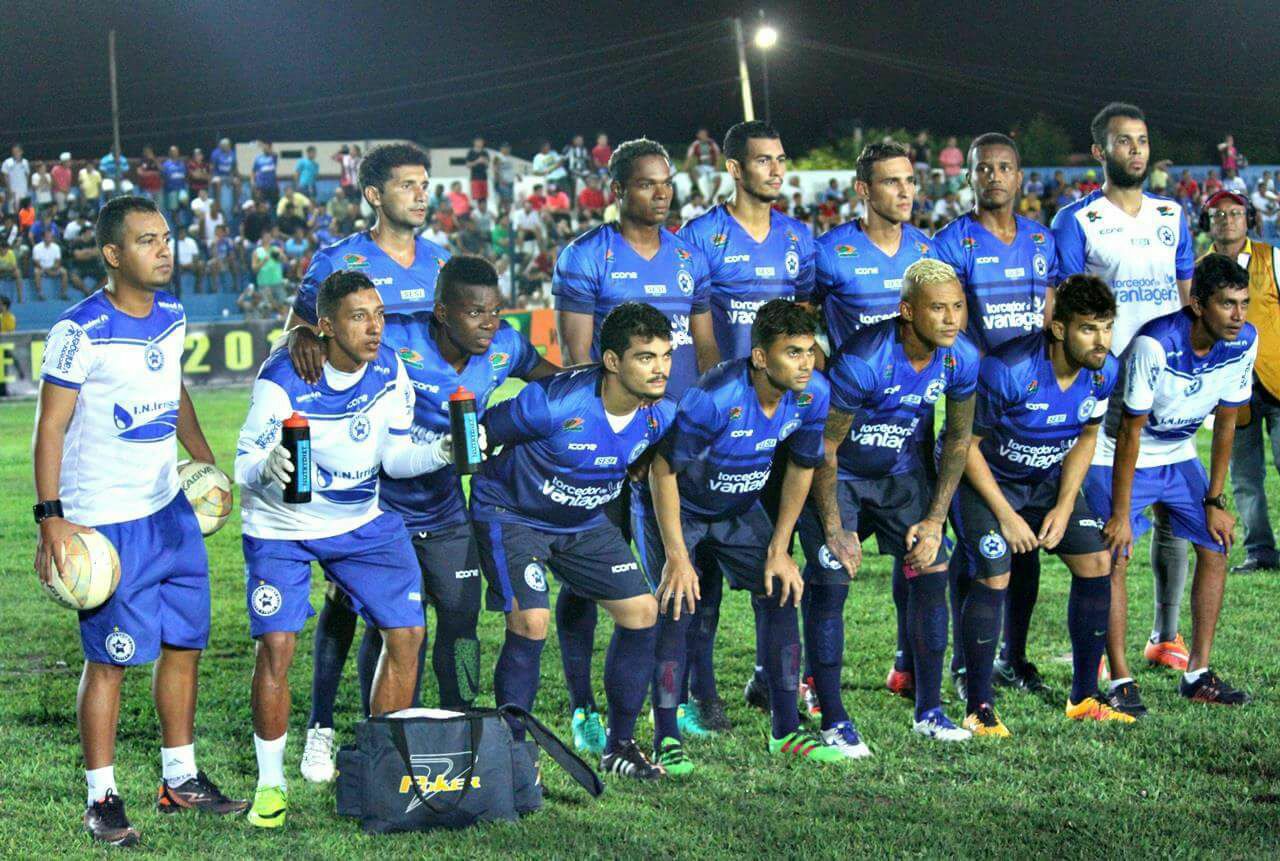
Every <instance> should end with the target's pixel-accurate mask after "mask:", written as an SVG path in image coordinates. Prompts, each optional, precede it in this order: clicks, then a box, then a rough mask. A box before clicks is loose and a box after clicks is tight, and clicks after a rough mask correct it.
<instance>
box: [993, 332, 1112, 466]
mask: <svg viewBox="0 0 1280 861" xmlns="http://www.w3.org/2000/svg"><path fill="white" fill-rule="evenodd" d="M1049 344H1050V339H1049V336H1048V335H1046V334H1045V333H1044V332H1035V333H1033V334H1031V335H1024V336H1022V337H1021V338H1015V339H1014V340H1012V341H1006V342H1004V344H1002V345H1001V346H999V347H997V348H996V350H995V352H993V353H991V354H989V355H987V356H986V357H985V358H984V359H983V360H982V364H981V367H980V368H979V371H978V404H977V409H976V410H975V412H974V419H973V432H974V435H975V436H980V437H982V443H981V446H980V449H981V451H982V456H983V457H984V458H986V461H987V465H988V466H990V467H991V472H992V474H993V475H994V476H995V477H996V480H997V481H1000V482H1017V483H1020V484H1039V483H1042V482H1057V480H1058V478H1059V477H1060V475H1061V473H1062V460H1063V458H1065V457H1066V456H1067V452H1069V451H1071V447H1072V446H1074V445H1075V443H1076V440H1077V439H1079V437H1080V431H1081V430H1083V429H1084V426H1085V425H1087V424H1098V423H1099V422H1101V421H1102V417H1103V416H1104V415H1105V414H1106V412H1107V399H1108V398H1109V397H1111V391H1112V389H1114V388H1115V385H1116V377H1117V376H1118V375H1119V373H1120V363H1119V361H1117V360H1116V358H1115V357H1114V356H1112V355H1111V354H1110V353H1108V354H1107V358H1106V362H1105V363H1104V364H1103V366H1102V369H1101V370H1099V371H1090V370H1088V369H1087V368H1081V369H1080V372H1079V373H1078V374H1076V379H1075V381H1074V382H1072V384H1071V385H1070V386H1068V387H1067V388H1066V390H1065V391H1064V390H1063V389H1061V388H1059V386H1058V378H1057V375H1056V374H1055V373H1054V370H1053V361H1052V360H1051V359H1050V358H1049Z"/></svg>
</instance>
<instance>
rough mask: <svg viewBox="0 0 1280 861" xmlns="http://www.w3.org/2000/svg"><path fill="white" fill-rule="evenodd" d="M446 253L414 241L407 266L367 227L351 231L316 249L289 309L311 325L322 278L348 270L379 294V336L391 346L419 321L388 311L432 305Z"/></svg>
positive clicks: (402, 311)
mask: <svg viewBox="0 0 1280 861" xmlns="http://www.w3.org/2000/svg"><path fill="white" fill-rule="evenodd" d="M449 256H450V255H449V252H448V251H445V250H444V249H443V248H441V247H440V246H439V245H436V244H435V243H434V242H432V241H430V240H428V239H423V238H422V237H421V236H419V237H418V239H417V244H416V246H415V248H414V256H413V263H412V264H411V265H409V266H407V267H405V266H401V265H400V264H399V263H397V262H396V261H394V260H392V259H391V258H390V257H389V256H388V255H387V252H385V251H383V250H382V249H381V248H379V247H378V243H376V242H374V241H373V237H372V236H370V235H369V233H368V231H364V232H362V233H353V234H351V235H350V236H348V237H347V238H346V239H343V240H341V241H339V242H335V243H333V244H332V245H329V246H326V247H324V248H321V249H320V250H319V251H317V252H316V253H315V256H314V257H312V258H311V265H310V266H308V267H307V272H306V274H305V275H303V276H302V285H301V286H300V287H299V288H298V295H297V297H296V298H295V299H294V300H293V313H294V314H297V315H298V316H299V317H301V318H302V319H303V320H305V321H307V322H308V323H310V324H311V325H313V326H314V325H315V324H316V296H317V295H318V294H319V292H320V285H321V284H322V283H323V282H324V279H326V278H328V277H329V276H330V275H331V274H333V273H334V272H338V271H341V270H349V271H352V272H359V273H361V274H362V275H367V276H369V280H370V281H372V282H373V286H374V287H377V288H378V295H379V296H381V297H382V307H383V311H384V312H385V313H386V315H387V328H386V330H385V331H384V332H383V335H382V340H383V342H384V343H387V344H390V345H391V346H392V347H399V346H400V341H399V340H397V339H398V338H399V337H400V336H399V332H398V330H399V329H400V328H402V327H405V326H418V327H420V326H421V325H422V322H421V321H417V322H414V321H412V320H396V319H392V315H397V316H401V315H409V314H415V313H417V312H429V311H430V310H431V309H432V307H433V306H434V305H435V296H436V278H437V276H439V274H440V270H441V268H443V267H444V264H445V263H446V262H447V261H448V260H449Z"/></svg>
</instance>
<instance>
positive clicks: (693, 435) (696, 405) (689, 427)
mask: <svg viewBox="0 0 1280 861" xmlns="http://www.w3.org/2000/svg"><path fill="white" fill-rule="evenodd" d="M723 430H724V420H723V418H722V416H721V415H720V410H719V409H718V408H717V407H716V403H715V400H714V399H712V397H711V396H710V395H708V394H707V393H706V392H705V391H704V390H703V389H701V388H699V387H697V386H691V387H690V388H688V389H686V390H685V393H684V395H683V396H681V398H680V405H679V406H678V407H677V409H676V415H675V420H674V421H673V422H672V424H671V430H670V432H668V433H667V435H666V436H665V437H664V438H663V441H662V448H661V449H660V451H661V452H662V455H663V456H664V457H665V458H666V459H667V461H668V462H669V463H670V464H671V469H672V471H674V472H681V471H682V470H684V468H685V467H687V466H688V465H689V464H690V463H693V462H694V461H696V460H697V459H698V457H699V456H700V455H701V454H702V452H704V451H706V449H707V447H708V446H710V445H711V443H712V442H713V441H714V440H715V439H716V437H717V436H719V434H720V432H721V431H723Z"/></svg>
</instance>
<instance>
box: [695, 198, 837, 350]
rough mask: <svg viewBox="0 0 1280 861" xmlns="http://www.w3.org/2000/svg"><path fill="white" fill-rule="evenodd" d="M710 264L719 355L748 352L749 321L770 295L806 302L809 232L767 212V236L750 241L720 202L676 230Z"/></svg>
mask: <svg viewBox="0 0 1280 861" xmlns="http://www.w3.org/2000/svg"><path fill="white" fill-rule="evenodd" d="M680 236H681V237H683V238H684V239H686V240H688V241H689V242H690V243H692V244H693V245H694V246H695V247H697V248H698V249H699V250H700V251H702V253H703V254H705V255H706V257H707V263H708V265H709V266H710V268H711V325H712V328H713V329H714V330H715V334H716V344H717V345H718V346H719V347H720V358H721V359H726V360H727V359H741V358H743V357H745V356H749V355H751V324H752V323H754V322H755V320H756V311H757V310H759V308H760V306H761V305H763V304H764V303H765V302H768V301H769V300H770V299H795V300H796V301H799V302H807V301H809V298H810V297H811V296H812V294H813V258H814V244H813V233H812V232H811V231H810V230H809V227H808V226H807V225H805V224H804V223H802V222H799V221H796V220H795V219H794V218H792V217H790V216H789V215H786V214H785V213H782V212H778V211H777V210H776V209H775V210H770V224H769V235H768V236H766V237H765V238H764V241H763V242H756V241H755V240H754V239H752V238H751V235H750V234H748V233H747V231H746V230H744V229H743V227H742V225H741V224H739V223H738V220H737V219H736V218H734V217H733V216H732V215H730V214H729V210H728V209H726V208H725V207H724V205H723V204H722V205H720V206H715V207H712V208H711V209H710V210H708V211H707V212H706V213H704V214H702V215H700V216H698V217H697V218H695V219H693V220H692V221H690V222H689V223H688V224H686V225H685V226H684V227H681V228H680Z"/></svg>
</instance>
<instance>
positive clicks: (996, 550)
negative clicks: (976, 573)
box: [978, 530, 1009, 559]
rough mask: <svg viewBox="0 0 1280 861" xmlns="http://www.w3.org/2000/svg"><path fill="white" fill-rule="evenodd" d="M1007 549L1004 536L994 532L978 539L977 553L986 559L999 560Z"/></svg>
mask: <svg viewBox="0 0 1280 861" xmlns="http://www.w3.org/2000/svg"><path fill="white" fill-rule="evenodd" d="M1008 549H1009V545H1007V544H1005V543H1004V536H1003V535H1001V534H1000V533H999V532H995V531H994V530H993V531H991V532H988V533H987V534H986V535H984V536H982V538H980V539H978V552H979V553H981V554H982V555H983V556H985V557H986V558H987V559H999V558H1000V557H1001V556H1003V555H1004V553H1005V551H1006V550H1008Z"/></svg>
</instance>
